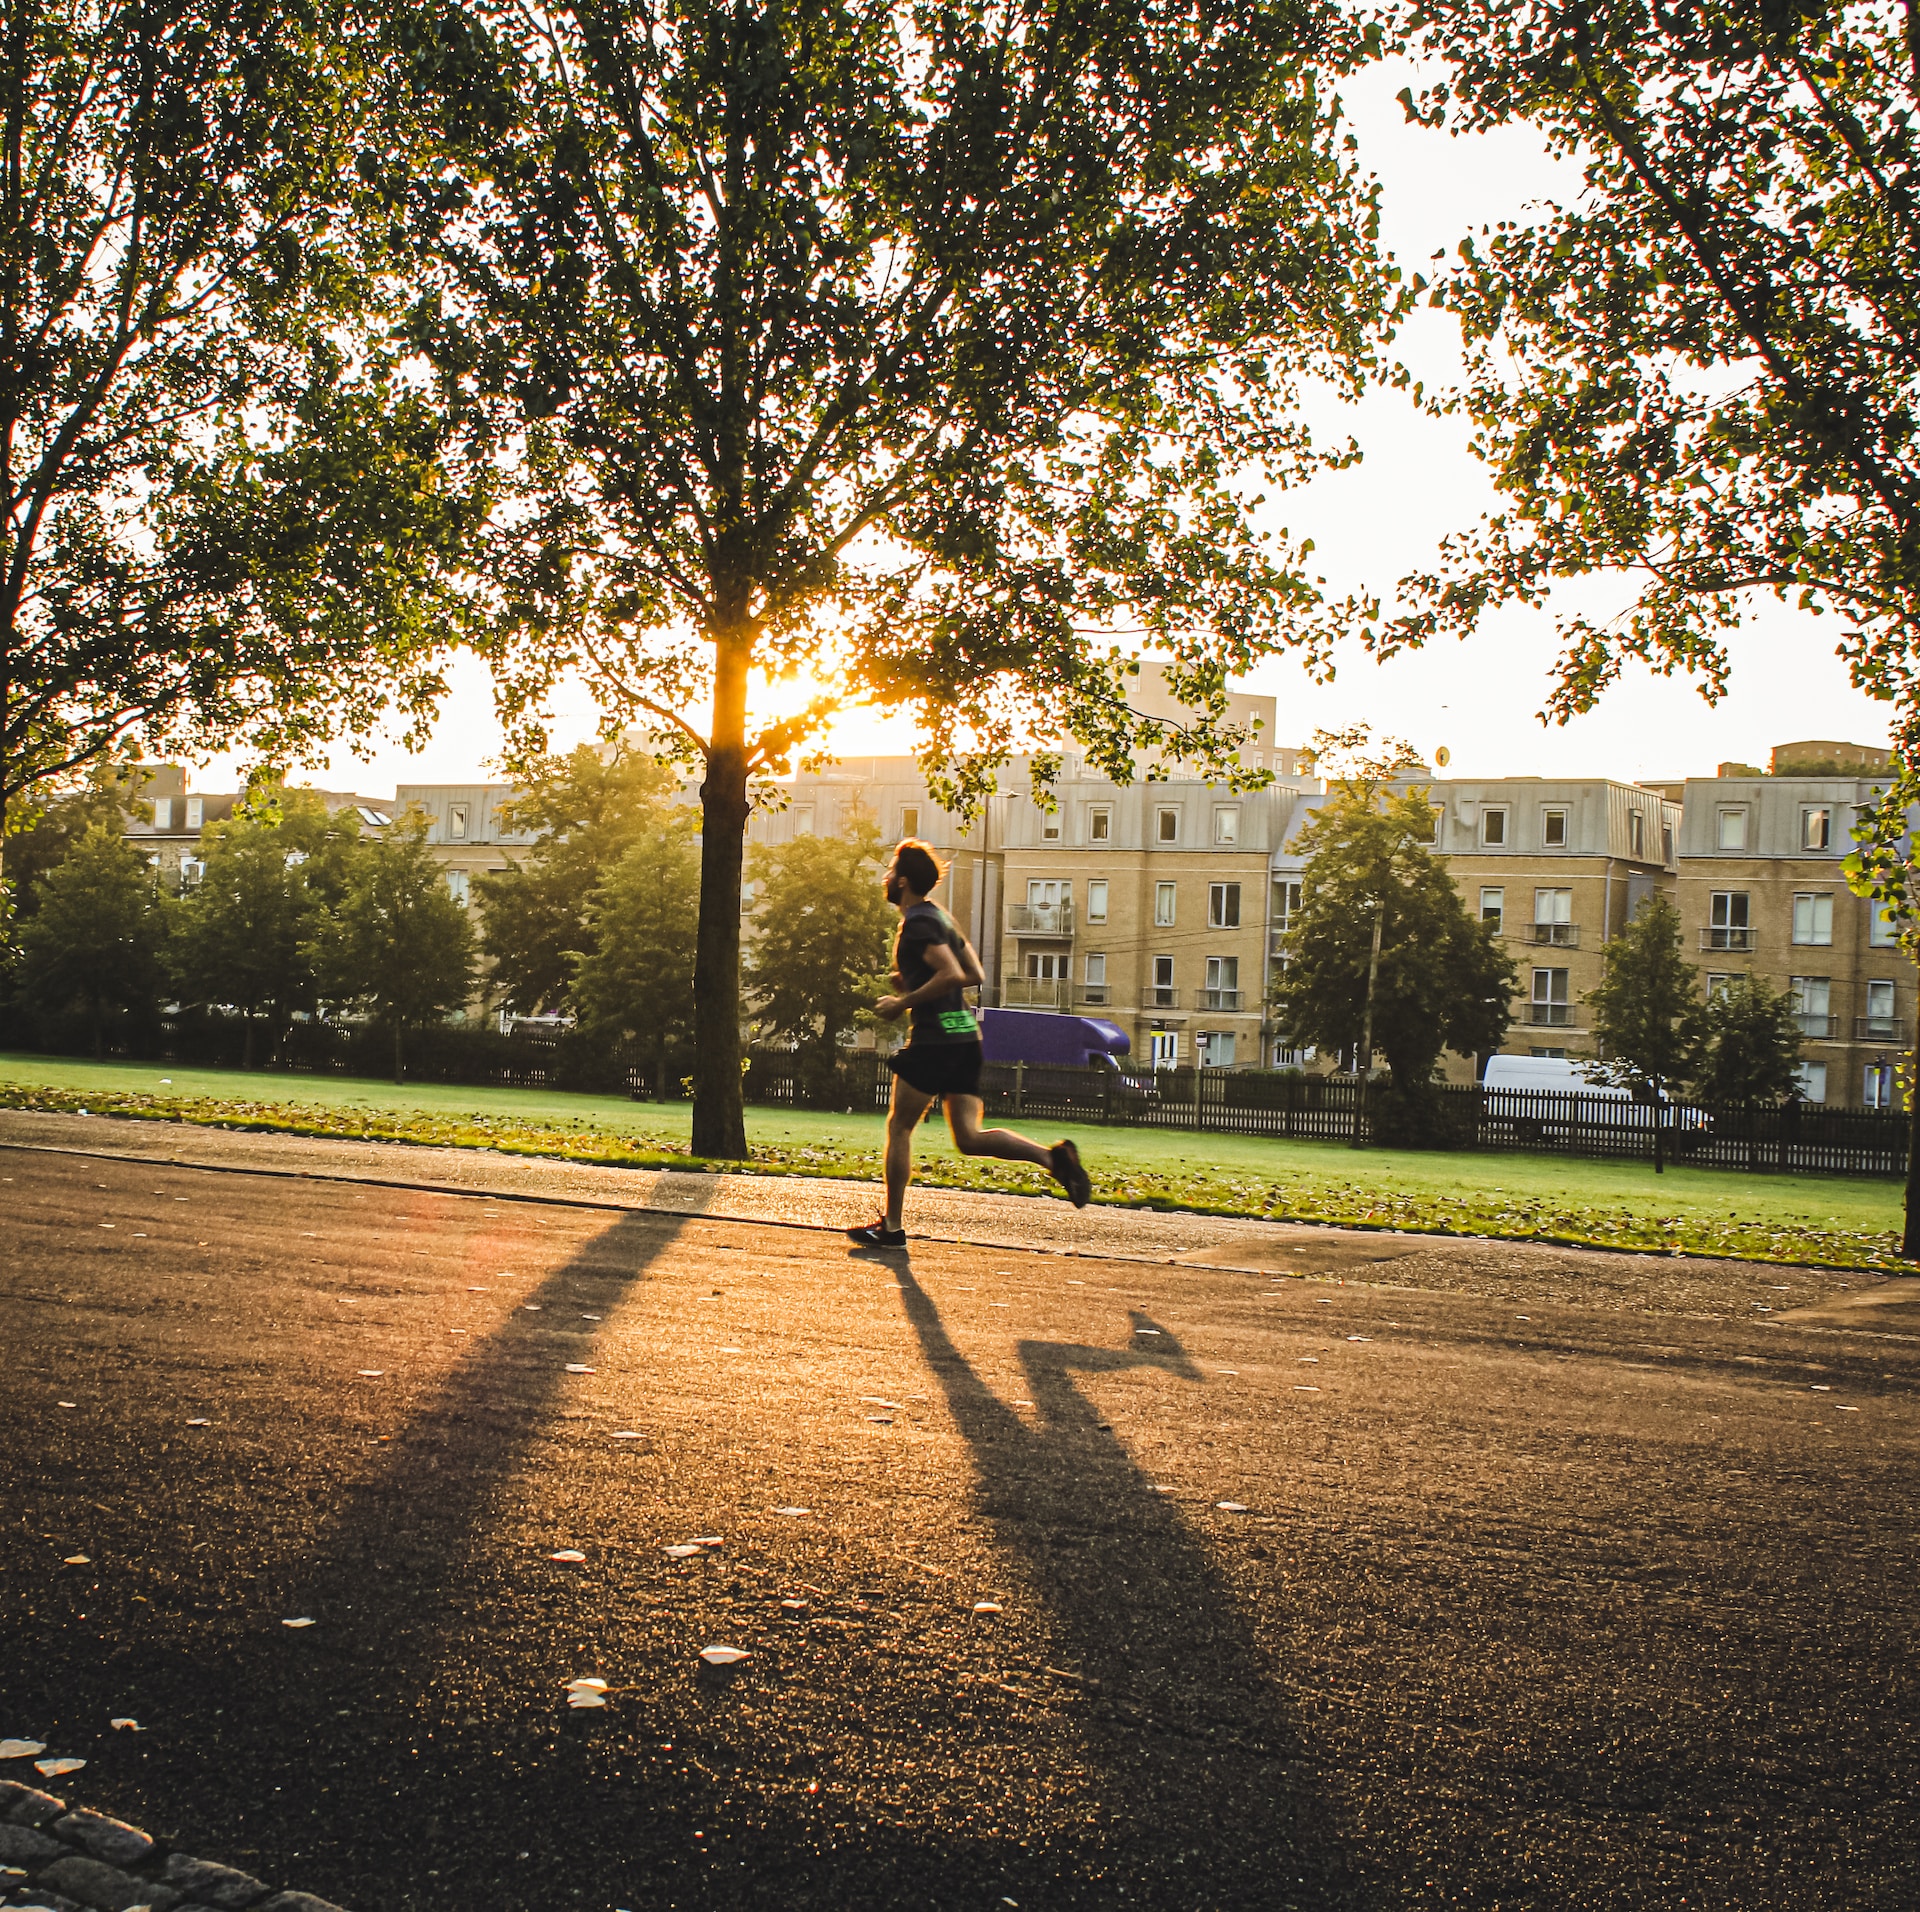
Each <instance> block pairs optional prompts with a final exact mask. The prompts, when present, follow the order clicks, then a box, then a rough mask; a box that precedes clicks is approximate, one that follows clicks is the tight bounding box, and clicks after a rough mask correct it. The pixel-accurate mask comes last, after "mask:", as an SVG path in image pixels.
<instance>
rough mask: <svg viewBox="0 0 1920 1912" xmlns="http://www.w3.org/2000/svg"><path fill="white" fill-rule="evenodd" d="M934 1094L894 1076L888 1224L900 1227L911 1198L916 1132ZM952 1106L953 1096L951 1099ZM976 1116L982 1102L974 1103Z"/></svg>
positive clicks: (889, 1115)
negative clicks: (902, 1209)
mask: <svg viewBox="0 0 1920 1912" xmlns="http://www.w3.org/2000/svg"><path fill="white" fill-rule="evenodd" d="M933 1099H934V1098H933V1097H932V1096H930V1095H922V1094H921V1093H920V1091H919V1090H918V1089H916V1088H915V1087H914V1086H913V1084H912V1083H911V1082H908V1081H907V1080H905V1078H904V1077H901V1076H895V1077H894V1079H893V1100H892V1101H891V1102H890V1103H889V1104H888V1105H887V1226H888V1227H889V1228H900V1227H903V1226H904V1224H903V1223H902V1222H901V1220H900V1210H901V1208H902V1206H903V1205H904V1204H905V1202H906V1199H907V1184H908V1183H909V1182H910V1181H912V1180H913V1132H914V1130H915V1129H917V1128H918V1127H919V1126H920V1118H921V1117H922V1116H923V1115H925V1114H926V1112H927V1104H928V1103H929V1102H931V1101H933ZM947 1106H948V1108H952V1106H953V1102H952V1099H951V1098H949V1099H948V1103H947ZM973 1106H974V1111H975V1115H976V1118H977V1116H978V1113H979V1108H980V1104H979V1103H978V1102H977V1101H976V1102H975V1103H974V1105H973Z"/></svg>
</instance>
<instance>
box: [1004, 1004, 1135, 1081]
mask: <svg viewBox="0 0 1920 1912" xmlns="http://www.w3.org/2000/svg"><path fill="white" fill-rule="evenodd" d="M980 1022H981V1030H980V1039H981V1045H982V1053H983V1055H984V1057H985V1060H986V1061H987V1063H988V1064H989V1065H990V1066H991V1065H992V1064H994V1063H999V1064H1001V1065H1003V1066H1005V1065H1008V1064H1012V1063H1025V1064H1027V1065H1028V1066H1029V1067H1032V1068H1041V1069H1049V1068H1050V1069H1100V1070H1105V1071H1108V1072H1110V1073H1111V1076H1112V1082H1111V1085H1110V1091H1111V1094H1112V1095H1113V1098H1114V1099H1116V1100H1119V1101H1127V1102H1149V1101H1154V1100H1157V1099H1158V1097H1159V1094H1160V1090H1159V1085H1158V1084H1157V1083H1156V1082H1155V1081H1154V1079H1153V1077H1152V1076H1151V1075H1144V1076H1143V1075H1136V1074H1134V1073H1133V1072H1131V1071H1130V1070H1128V1069H1125V1068H1123V1067H1122V1066H1121V1061H1120V1058H1121V1057H1122V1056H1124V1055H1127V1054H1128V1053H1129V1052H1130V1051H1131V1050H1132V1048H1133V1044H1132V1042H1131V1041H1130V1040H1129V1038H1128V1036H1127V1032H1126V1031H1125V1030H1124V1029H1122V1028H1121V1027H1120V1025H1119V1024H1118V1023H1113V1022H1109V1021H1107V1019H1106V1018H1105V1017H1104V1016H1063V1015H1058V1014H1056V1013H1055V1012H1054V1011H1052V1010H1050V1009H983V1010H982V1011H981V1012H980ZM1104 1100H1105V1098H1103V1101H1104Z"/></svg>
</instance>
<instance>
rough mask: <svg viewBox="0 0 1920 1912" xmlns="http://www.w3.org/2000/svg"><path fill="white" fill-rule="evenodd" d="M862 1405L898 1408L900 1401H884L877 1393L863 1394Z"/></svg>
mask: <svg viewBox="0 0 1920 1912" xmlns="http://www.w3.org/2000/svg"><path fill="white" fill-rule="evenodd" d="M860 1405H861V1406H862V1407H890V1408H897V1407H898V1406H899V1405H900V1403H899V1402H898V1401H883V1400H882V1399H881V1398H880V1396H879V1395H877V1394H863V1395H861V1397H860Z"/></svg>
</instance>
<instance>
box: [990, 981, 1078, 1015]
mask: <svg viewBox="0 0 1920 1912" xmlns="http://www.w3.org/2000/svg"><path fill="white" fill-rule="evenodd" d="M1072 995H1073V985H1072V984H1071V983H1069V982H1068V981H1067V980H1066V978H1065V977H1064V976H1009V977H1008V978H1007V979H1006V981H1005V982H1003V983H1002V984H1001V985H1000V1001H1001V1003H1002V1005H1003V1006H1004V1007H1006V1008H1008V1009H1064V1008H1066V1006H1067V1004H1068V1003H1069V1001H1071V1000H1072Z"/></svg>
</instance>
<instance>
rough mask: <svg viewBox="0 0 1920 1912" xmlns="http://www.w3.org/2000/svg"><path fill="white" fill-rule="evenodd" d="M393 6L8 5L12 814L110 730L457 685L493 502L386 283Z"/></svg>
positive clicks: (318, 717) (1, 793)
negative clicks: (410, 374) (440, 655)
mask: <svg viewBox="0 0 1920 1912" xmlns="http://www.w3.org/2000/svg"><path fill="white" fill-rule="evenodd" d="M379 34H380V29H379V27H378V26H377V24H376V23H375V22H374V16H371V15H366V14H361V15H360V16H359V17H358V19H356V16H355V14H354V13H353V12H352V11H351V10H350V9H349V8H348V7H347V6H346V5H345V4H334V0H319V4H318V5H316V6H310V7H297V8H289V7H285V6H281V5H277V4H274V3H273V0H80V3H79V4H77V5H72V6H64V7H46V6H43V5H40V4H38V3H37V0H0V840H4V825H5V813H6V810H7V807H8V805H9V803H10V802H11V801H13V800H14V799H15V798H16V797H18V795H19V793H20V792H21V791H22V790H23V789H25V788H27V787H28V786H30V785H32V784H34V783H36V782H38V781H42V780H46V779H55V780H58V779H60V778H62V777H64V776H66V775H68V774H69V773H71V772H72V771H74V770H75V769H76V768H77V767H80V766H82V765H85V764H89V763H92V762H95V761H97V760H99V759H101V758H103V757H105V756H107V755H109V754H110V753H114V752H117V751H121V750H125V749H129V748H135V749H144V750H145V751H147V752H149V753H153V752H156V751H159V750H161V749H164V748H167V747H168V746H170V745H175V744H179V745H185V746H189V747H192V746H199V747H210V746H213V745H217V744H222V743H226V742H230V741H232V740H233V739H234V738H236V737H237V736H241V735H248V734H250V735H252V736H254V737H255V738H257V739H259V740H260V741H261V742H262V743H263V744H265V745H268V746H271V747H280V748H290V747H296V746H299V745H301V744H303V743H306V742H310V741H313V740H315V739H317V738H318V737H320V736H322V735H326V734H329V733H333V732H336V731H338V730H339V729H341V728H343V727H348V728H354V727H364V726H366V725H368V724H370V723H372V722H373V721H374V720H375V719H376V717H378V716H379V715H380V714H381V713H382V712H383V711H388V710H392V709H396V708H397V709H398V710H399V711H401V712H403V713H405V714H407V715H409V716H412V717H416V718H417V717H420V716H421V715H422V714H423V713H425V712H426V711H427V709H428V708H429V707H430V705H431V703H432V700H433V697H434V695H435V693H436V691H437V689H438V678H437V675H436V672H435V669H434V666H433V663H432V658H433V655H434V653H435V652H436V651H437V649H438V648H439V646H440V644H441V642H442V636H443V634H442V632H441V631H440V629H439V628H438V625H437V622H436V618H437V612H436V607H435V602H434V596H433V592H432V589H431V586H432V583H433V580H434V578H435V577H436V576H437V575H438V574H439V569H440V567H441V565H442V564H443V563H444V562H445V561H447V560H450V559H451V558H452V557H453V556H454V554H455V553H456V552H457V551H458V550H459V548H460V545H461V539H462V536H463V533H464V531H465V529H466V528H467V526H468V524H469V523H470V522H472V520H473V518H474V516H475V515H476V514H477V513H478V511H479V509H480V507H481V504H482V501H483V498H482V494H483V493H484V485H483V484H482V485H480V486H479V487H478V488H477V489H475V490H474V491H473V494H472V495H471V496H465V497H463V496H461V495H459V494H457V493H456V492H455V491H453V490H450V489H449V488H448V487H447V486H446V485H445V484H444V483H443V480H442V477H441V469H442V468H441V466H440V463H439V438H440V433H441V430H442V421H441V420H440V418H439V416H438V414H437V412H436V411H435V409H434V408H433V407H432V406H431V405H429V404H428V403H426V402H425V397H424V394H422V393H420V392H419V391H418V390H412V391H409V389H408V388H407V386H406V384H405V383H404V381H397V380H396V378H395V376H394V360H395V355H394V351H393V349H392V348H391V347H390V346H383V345H382V344H381V343H380V341H379V338H378V324H379V315H378V312H377V309H376V307H375V304H374V299H375V292H376V289H377V287H378V285H379V283H380V278H379V274H380V271H381V268H382V267H383V266H384V265H385V264H386V263H387V262H388V261H389V260H390V259H391V258H392V257H393V256H394V254H393V251H392V247H393V245H394V243H395V240H396V238H397V236H398V235H397V232H396V228H395V225H394V222H393V221H392V219H391V218H390V217H389V216H388V214H387V212H386V210H385V209H384V207H383V205H382V203H381V201H380V199H379V196H378V195H377V194H376V193H375V192H373V191H372V190H371V189H370V188H369V187H368V186H367V185H366V183H365V181H364V180H363V179H362V178H361V177H360V173H359V171H358V167H357V161H358V157H359V154H360V151H361V149H362V145H363V142H364V141H365V140H366V139H368V138H369V137H371V136H372V133H373V122H374V116H375V115H376V113H377V112H378V110H379V88H378V86H377V84H376V76H377V74H378V72H379V71H380V69H381V68H382V66H383V59H382V55H381V51H380V39H379Z"/></svg>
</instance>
